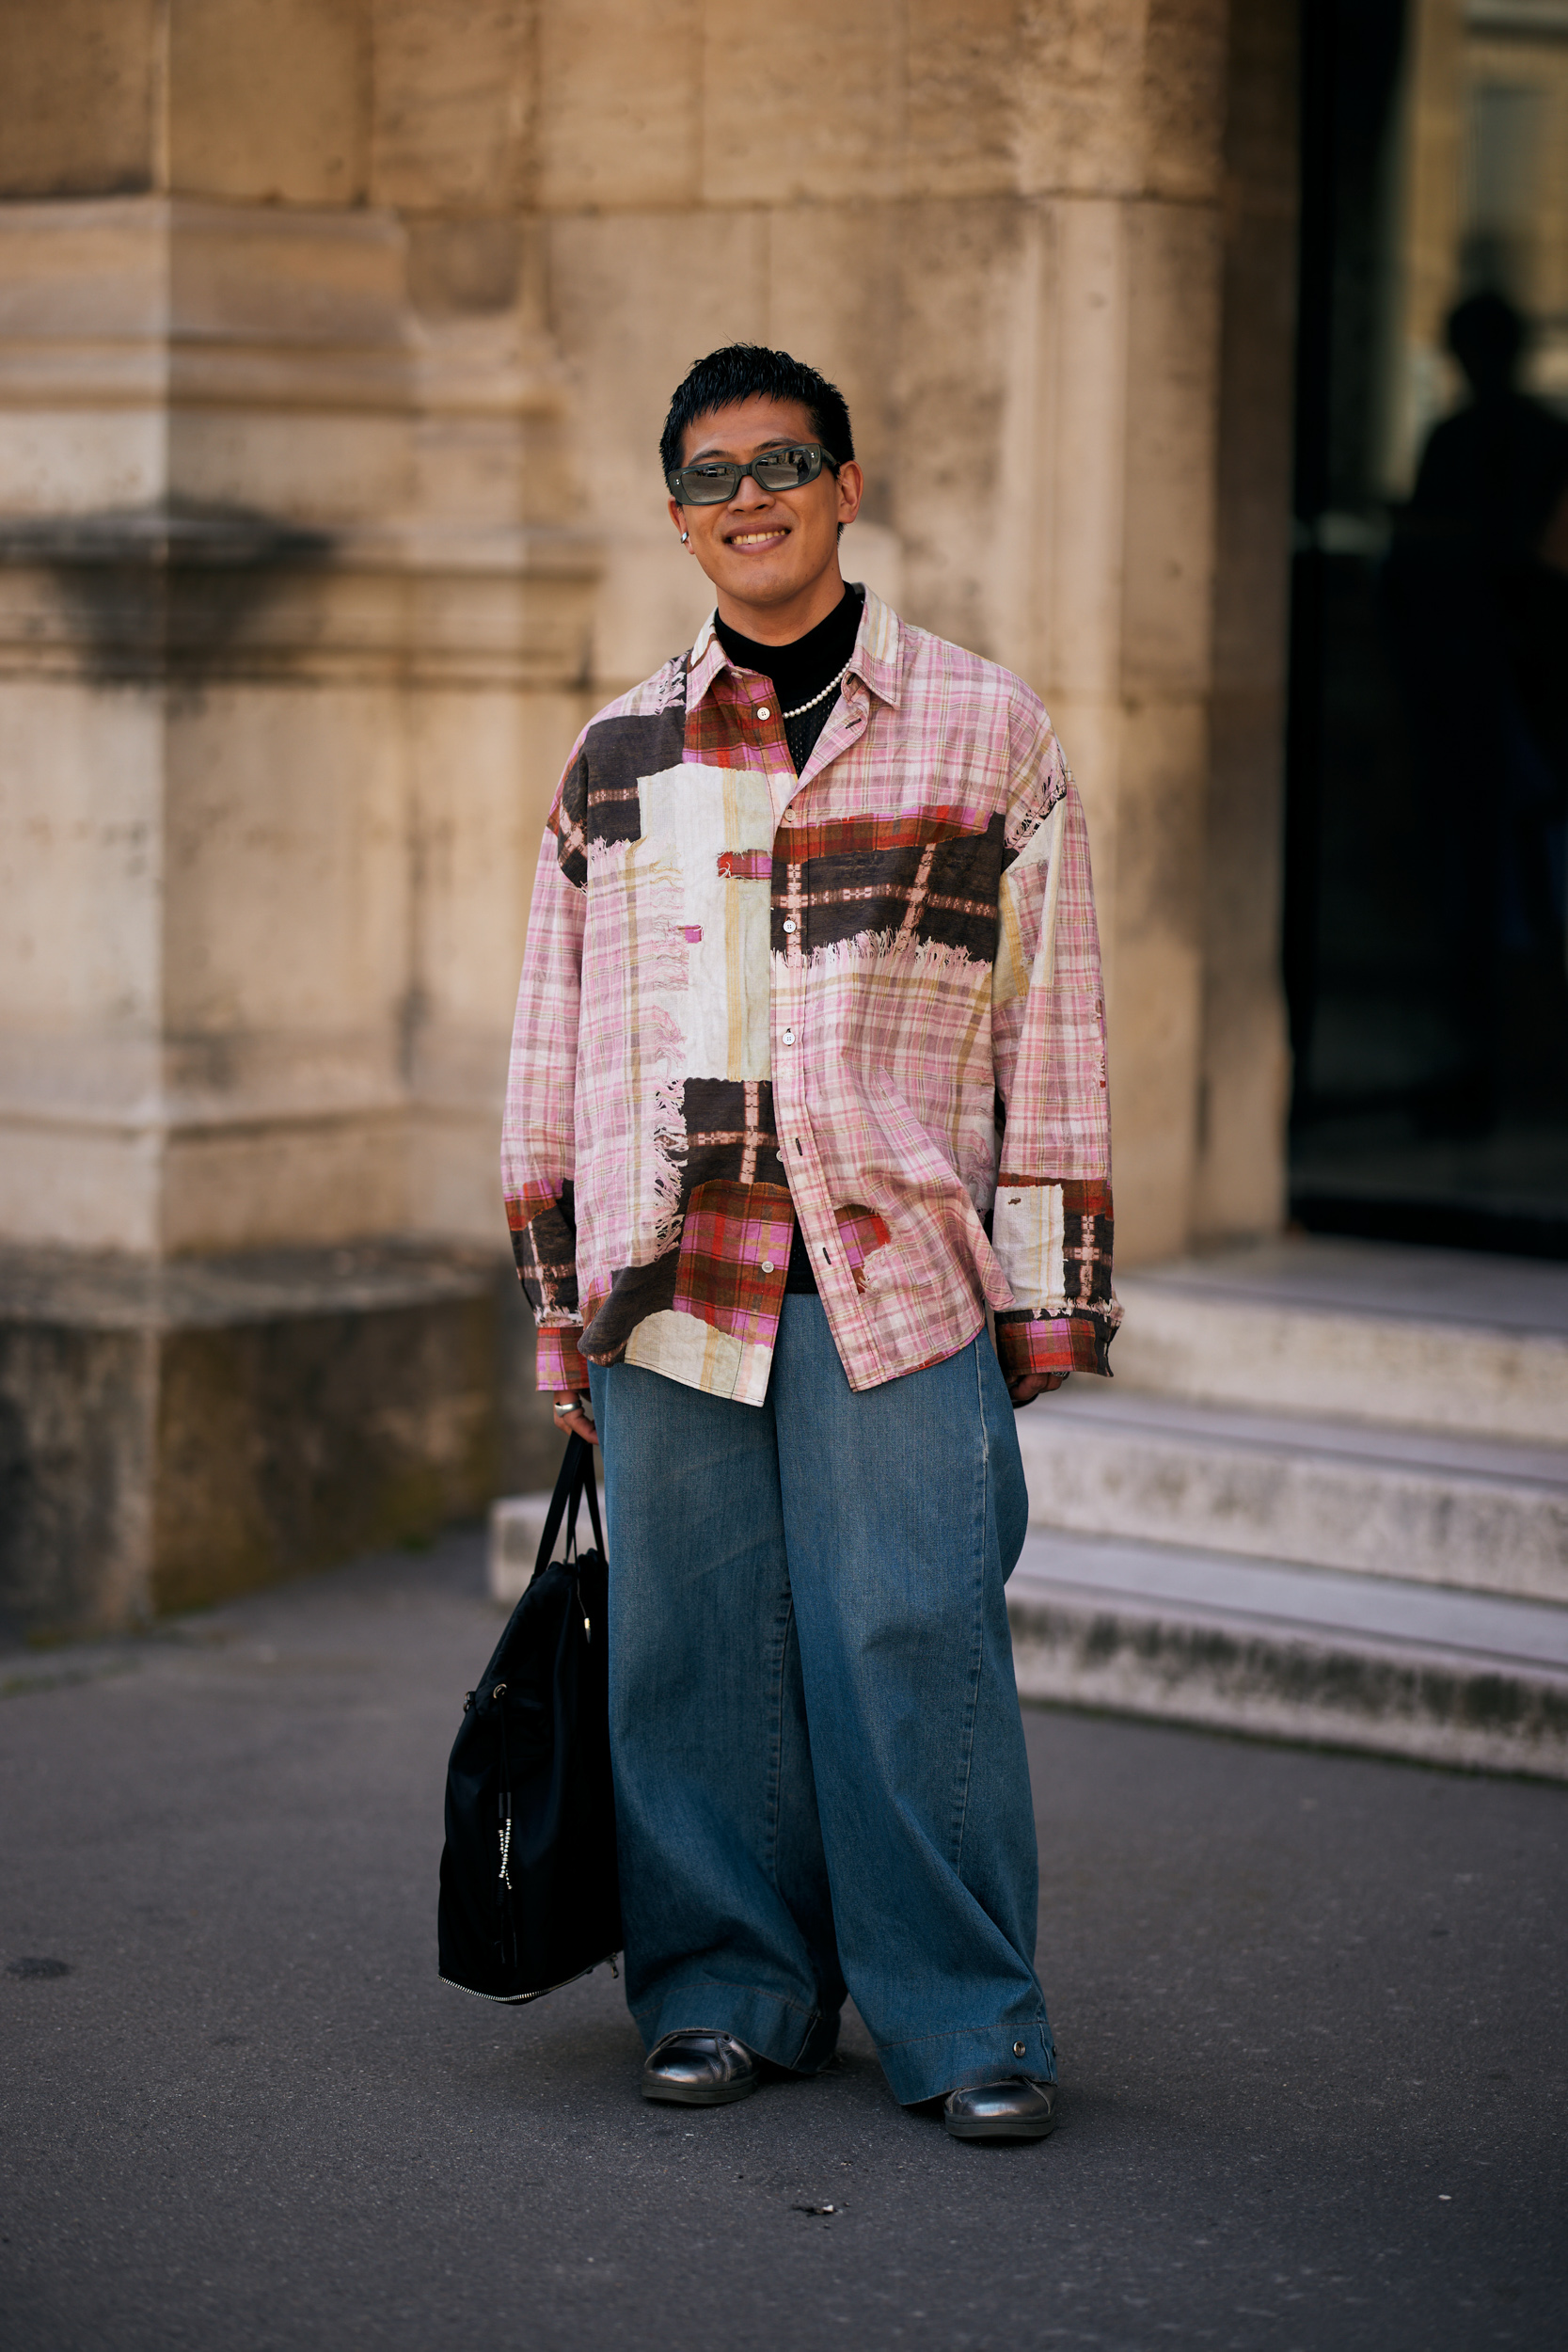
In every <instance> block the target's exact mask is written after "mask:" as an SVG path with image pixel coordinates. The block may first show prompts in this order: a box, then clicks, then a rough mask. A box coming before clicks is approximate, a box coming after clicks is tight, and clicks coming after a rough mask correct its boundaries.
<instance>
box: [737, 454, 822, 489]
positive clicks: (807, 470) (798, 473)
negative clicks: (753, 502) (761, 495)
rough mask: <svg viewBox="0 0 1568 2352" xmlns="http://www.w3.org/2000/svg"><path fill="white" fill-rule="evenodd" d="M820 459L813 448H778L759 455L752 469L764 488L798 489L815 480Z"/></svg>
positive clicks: (819, 469) (818, 470) (820, 463)
mask: <svg viewBox="0 0 1568 2352" xmlns="http://www.w3.org/2000/svg"><path fill="white" fill-rule="evenodd" d="M821 468H822V460H821V458H820V456H819V455H818V454H817V453H816V450H814V449H778V450H771V451H769V453H768V455H767V456H766V457H759V458H758V459H757V462H756V464H755V466H754V467H753V468H752V472H753V473H754V474H755V475H756V478H757V480H758V481H759V482H760V483H761V485H762V486H763V488H764V489H765V490H798V489H800V486H801V485H802V484H803V483H807V482H815V481H816V476H817V474H818V473H819V472H820V471H821Z"/></svg>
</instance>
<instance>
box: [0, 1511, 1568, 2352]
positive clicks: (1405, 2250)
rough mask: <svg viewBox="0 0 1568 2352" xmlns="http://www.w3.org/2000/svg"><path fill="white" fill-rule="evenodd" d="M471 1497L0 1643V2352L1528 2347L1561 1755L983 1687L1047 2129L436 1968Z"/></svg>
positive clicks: (1556, 2276) (1565, 2275)
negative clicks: (124, 1621) (112, 1626)
mask: <svg viewBox="0 0 1568 2352" xmlns="http://www.w3.org/2000/svg"><path fill="white" fill-rule="evenodd" d="M498 1625H499V1617H498V1613H497V1612H496V1611H495V1610H494V1608H493V1607H492V1605H491V1604H490V1603H489V1602H488V1600H487V1599H486V1598H485V1597H484V1596H483V1565H482V1552H481V1544H480V1539H479V1537H478V1536H477V1534H469V1535H459V1536H454V1537H451V1538H449V1539H447V1540H445V1541H444V1542H443V1543H441V1544H440V1545H438V1546H437V1547H436V1548H435V1549H433V1550H431V1551H428V1552H426V1553H423V1554H418V1555H399V1556H397V1557H395V1558H393V1559H390V1560H381V1561H371V1562H362V1563H360V1564H358V1565H356V1566H354V1567H352V1568H348V1569H343V1570H341V1571H338V1572H336V1573H334V1574H332V1575H328V1576H324V1577H319V1578H315V1579H312V1580H310V1581H307V1582H302V1583H300V1584H297V1585H294V1586H292V1587H289V1588H287V1589H284V1590H282V1591H277V1592H273V1593H269V1594H265V1595H259V1596H256V1597H253V1598H251V1599H249V1600H246V1601H244V1602H240V1603H237V1604H234V1605H232V1606H230V1607H227V1608H224V1609H222V1610H216V1611H213V1612H211V1613H207V1614H205V1615H203V1616H198V1617H193V1618H191V1619H188V1620H186V1621H185V1622H184V1623H183V1624H182V1626H180V1627H178V1628H176V1629H173V1630H171V1631H168V1632H166V1633H164V1634H162V1635H160V1636H158V1637H156V1638H153V1639H150V1640H147V1641H143V1642H139V1643H131V1644H125V1645H105V1646H103V1647H101V1648H96V1649H92V1650H83V1651H71V1650H64V1651H60V1652H56V1653H54V1654H52V1655H49V1656H45V1657H35V1658H30V1659H26V1660H22V1661H18V1660H14V1659H13V1660H8V1661H0V1688H3V1689H4V1690H5V1692H6V1695H5V1697H4V1701H3V1703H0V1869H3V1878H0V1887H3V1894H0V2098H3V2101H4V2121H3V2127H0V2341H3V2342H4V2344H5V2345H6V2347H7V2352H44V2347H47V2348H48V2352H100V2347H102V2352H182V2348H183V2347H199V2348H200V2352H206V2348H207V2347H218V2346H222V2347H224V2348H225V2352H262V2348H263V2347H265V2348H266V2352H271V2347H275V2346H276V2347H280V2348H281V2347H288V2352H295V2347H301V2348H303V2347H312V2348H313V2347H318V2346H320V2347H333V2348H334V2352H336V2347H340V2346H352V2345H356V2344H364V2345H367V2346H373V2347H377V2348H378V2352H382V2348H385V2352H446V2347H448V2346H452V2347H456V2346H459V2345H461V2346H463V2347H464V2348H465V2352H467V2347H470V2346H472V2345H475V2344H484V2345H495V2346H520V2347H526V2348H527V2352H585V2348H586V2352H598V2347H601V2346H604V2347H620V2346H628V2347H630V2346H636V2347H638V2348H639V2352H644V2348H645V2352H665V2347H668V2348H669V2352H677V2348H678V2352H708V2347H724V2352H730V2347H735V2348H736V2352H750V2348H751V2347H757V2348H758V2352H773V2347H783V2346H789V2347H792V2348H793V2347H806V2352H815V2347H816V2346H817V2345H821V2344H850V2345H852V2346H854V2347H855V2352H881V2347H883V2346H895V2345H896V2346H900V2347H903V2346H910V2347H925V2346H931V2347H939V2346H940V2347H948V2346H951V2347H963V2348H964V2352H1003V2347H1012V2346H1015V2345H1018V2346H1025V2345H1035V2344H1069V2345H1071V2344H1085V2345H1096V2346H1103V2347H1122V2346H1129V2347H1132V2346H1136V2347H1140V2352H1141V2347H1145V2346H1153V2345H1164V2344H1175V2345H1180V2344H1195V2345H1197V2344H1204V2345H1215V2346H1237V2347H1245V2348H1246V2352H1254V2347H1256V2348H1257V2352H1290V2348H1291V2347H1312V2348H1313V2352H1316V2347H1319V2346H1323V2347H1328V2346H1333V2347H1336V2352H1356V2348H1357V2347H1363V2346H1365V2347H1369V2352H1370V2348H1371V2347H1376V2352H1402V2347H1410V2348H1411V2352H1432V2348H1433V2347H1448V2346H1469V2345H1482V2344H1485V2345H1491V2344H1519V2345H1528V2346H1531V2347H1539V2346H1544V2345H1556V2344H1562V2343H1565V2342H1568V2227H1565V2223H1564V2216H1565V2214H1568V2197H1565V2193H1564V2192H1565V2188H1568V2180H1565V2174H1568V2161H1565V2154H1564V2141H1565V2135H1564V2129H1563V2116H1564V2092H1565V2090H1568V2032H1565V2019H1564V2011H1565V2008H1568V1933H1565V1930H1568V1871H1565V1868H1564V1863H1565V1858H1568V1853H1565V1850H1568V1788H1559V1787H1550V1786H1544V1785H1533V1784H1530V1783H1527V1782H1523V1781H1510V1780H1503V1779H1483V1778H1476V1777H1467V1776H1465V1775H1461V1774H1456V1773H1449V1772H1436V1771H1430V1770H1425V1769H1422V1768H1420V1767H1418V1766H1413V1765H1406V1764H1401V1763H1392V1762H1386V1761H1381V1760H1374V1759H1370V1758H1363V1757H1359V1756H1343V1755H1329V1754H1317V1753H1312V1752H1310V1751H1307V1750H1296V1749H1291V1748H1283V1747H1270V1746H1263V1745H1255V1744H1249V1743H1246V1742H1243V1741H1240V1740H1227V1739H1224V1738H1221V1737H1216V1736H1213V1735H1211V1734H1208V1733H1199V1732H1186V1731H1179V1730H1173V1729H1169V1728H1166V1727H1164V1726H1156V1725H1152V1724H1133V1723H1127V1722H1118V1721H1114V1720H1109V1719H1101V1718H1095V1717H1090V1716H1080V1715H1073V1714H1069V1713H1066V1712H1056V1711H1051V1710H1046V1709H1041V1708H1032V1709H1030V1710H1028V1727H1029V1742H1030V1754H1031V1758H1032V1763H1033V1770H1034V1776H1035V1791H1036V1803H1037V1816H1038V1822H1039V1836H1040V1855H1041V1903H1040V1940H1039V1952H1040V1969H1041V1976H1042V1979H1043V1981H1044V1984H1045V1987H1046V1993H1047V1996H1048V1998H1049V2001H1050V2005H1051V2010H1052V2015H1053V2023H1054V2025H1055V2027H1056V2032H1057V2037H1058V2041H1059V2043H1060V2048H1061V2062H1062V2075H1063V2080H1064V2084H1065V2093H1064V2118H1065V2120H1064V2123H1063V2127H1062V2128H1061V2130H1060V2131H1059V2132H1058V2133H1057V2134H1056V2136H1055V2137H1053V2139H1050V2140H1048V2141H1046V2142H1044V2143H1043V2144H1040V2145H1037V2146H1034V2147H1001V2148H993V2147H974V2146H963V2145H958V2144H957V2143H955V2142H953V2141H950V2140H949V2139H947V2138H946V2137H945V2136H944V2135H943V2134H942V2130H941V2128H940V2125H939V2124H938V2123H937V2122H935V2121H934V2120H932V2119H931V2118H930V2117H929V2116H927V2115H924V2114H921V2115H910V2114H906V2113H905V2112H903V2111H902V2110H901V2109H900V2108H898V2107H897V2106H895V2105H894V2103H893V2100H892V2098H891V2097H890V2095H889V2094H888V2091H887V2090H886V2088H885V2085H884V2084H883V2081H882V2078H881V2075H880V2073H879V2068H878V2066H877V2063H876V2060H875V2058H874V2057H873V2056H872V2053H871V2049H870V2045H869V2042H868V2041H867V2039H866V2037H865V2034H864V2032H863V2028H862V2027H861V2026H860V2025H859V2023H858V2021H857V2020H855V2019H853V2018H851V2019H850V2020H849V2021H848V2024H847V2030H846V2034H845V2038H844V2043H843V2055H842V2059H841V2063H840V2064H839V2066H838V2067H837V2069H836V2070H835V2071H834V2072H833V2073H832V2074H828V2075H825V2076H822V2077H819V2078H818V2079H816V2080H815V2081H812V2082H806V2083H796V2082H785V2083H780V2084H776V2085H775V2084H770V2085H768V2086H767V2087H765V2088H764V2089H763V2090H761V2091H759V2092H758V2094H757V2095H756V2096H755V2097H754V2098H753V2099H752V2100H749V2101H747V2102H746V2103H744V2104H743V2105H740V2106H733V2107H727V2108H721V2109H718V2110H715V2111H712V2112H708V2113H701V2112H699V2113H697V2114H691V2113H689V2112H688V2111H683V2110H680V2109H675V2108H669V2107H657V2106H648V2105H646V2104H645V2103H643V2102H642V2101H641V2100H640V2099H639V2097H638V2095H637V2074H638V2066H639V2061H640V2058H641V2049H640V2044H639V2042H638V2038H637V2035H636V2033H635V2031H634V2029H633V2027H632V2026H631V2024H630V2021H629V2020H628V2018H627V2016H626V2010H625V2007H624V2004H623V2000H622V1988H621V1985H620V1984H619V1982H618V1981H616V1980H615V1979H612V1978H611V1977H610V1974H609V1973H608V1971H605V1970H600V1971H598V1972H597V1973H596V1974H595V1975H594V1976H593V1977H591V1978H588V1979H584V1980H583V1981H581V1982H579V1983H578V1984H576V1985H573V1986H570V1987H568V1988H567V1989H566V1990H564V1991H562V1992H561V1993H558V1994H553V1995H551V1996H550V1997H549V1998H547V1999H546V2000H544V2001H541V2002H539V2003H537V2004H535V2005H533V2006H531V2007H529V2008H527V2009H522V2010H508V2009H499V2008H494V2007H491V2006H489V2005H488V2004H486V2003H483V2002H481V2001H478V2000H475V1999H472V1998H470V1997H467V1996H465V1995H464V1994H458V1993H456V1992H453V1991H451V1990H450V1989H448V1988H447V1987H444V1986H442V1985H441V1984H440V1983H438V1981H437V1980H436V1957H435V1899H436V1859H437V1855H438V1852H439V1847H440V1815H441V1788H442V1773H443V1768H444V1763H445V1757H446V1752H447V1749H448V1747H449V1745H450V1743H451V1738H452V1735H453V1733H454V1731H455V1728H456V1725H457V1721H458V1714H459V1710H460V1708H461V1705H462V1696H463V1692H464V1691H465V1690H466V1689H467V1687H468V1686H469V1684H471V1682H472V1681H473V1679H474V1677H475V1675H476V1674H477V1672H478V1671H479V1669H480V1667H481V1666H482V1665H483V1661H484V1658H485V1656H486V1654H487V1652H488V1649H489V1647H490V1645H491V1643H492V1642H493V1640H494V1637H495V1633H496V1630H497V1629H498Z"/></svg>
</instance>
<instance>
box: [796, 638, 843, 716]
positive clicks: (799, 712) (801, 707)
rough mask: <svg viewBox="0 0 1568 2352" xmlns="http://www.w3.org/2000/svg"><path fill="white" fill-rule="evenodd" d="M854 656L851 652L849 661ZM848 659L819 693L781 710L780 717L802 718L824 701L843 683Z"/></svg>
mask: <svg viewBox="0 0 1568 2352" xmlns="http://www.w3.org/2000/svg"><path fill="white" fill-rule="evenodd" d="M854 658H855V657H854V655H853V654H851V655H850V656H849V661H853V660H854ZM849 661H847V662H846V663H845V665H844V668H843V669H842V670H840V672H839V674H838V675H837V677H831V678H830V679H829V680H828V683H827V685H826V686H824V688H823V689H822V691H821V692H820V694H814V695H813V696H812V698H811V700H810V702H809V703H797V704H796V706H795V708H794V709H793V710H781V711H780V713H779V716H780V718H781V719H802V718H804V716H805V714H806V712H807V711H808V710H815V709H816V706H817V704H818V703H825V702H826V701H827V699H828V697H829V695H830V694H831V693H832V692H833V691H834V689H835V688H837V687H840V686H842V685H843V683H844V680H845V677H846V675H847V672H848V668H849Z"/></svg>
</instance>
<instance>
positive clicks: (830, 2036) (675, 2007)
mask: <svg viewBox="0 0 1568 2352" xmlns="http://www.w3.org/2000/svg"><path fill="white" fill-rule="evenodd" d="M632 2022H633V2023H634V2024H635V2026H636V2027H637V2030H638V2032H639V2033H640V2034H641V2036H642V2042H643V2047H644V2048H645V2049H649V2050H651V2049H653V2048H654V2047H655V2045H656V2044H657V2042H662V2041H663V2040H664V2037H665V2035H666V2034H672V2033H730V2034H734V2036H735V2038H736V2041H737V2042H744V2043H745V2044H746V2047H747V2048H748V2050H750V2051H751V2052H752V2054H753V2056H754V2057H757V2058H767V2059H768V2063H769V2064H770V2065H773V2066H783V2067H786V2068H787V2069H788V2070H789V2072H790V2073H791V2074H816V2072H817V2071H818V2069H819V2068H821V2067H823V2066H826V2064H827V2062H828V2060H829V2059H830V2058H832V2054H833V2051H834V2049H835V2048H836V2047H837V2043H838V2014H837V2011H836V2010H835V2011H833V2012H832V2013H831V2014H830V2013H829V2012H828V2011H826V2010H819V2009H813V2010H802V2009H801V2008H800V2005H799V2003H798V2002H795V2001H789V2000H785V1999H784V1997H783V1996H782V1995H781V1994H776V1993H767V1992H764V1991H763V1989H762V1987H761V1986H760V1985H754V1984H729V1983H726V1982H725V1980H724V1979H723V1978H721V1977H698V1978H695V1979H689V1980H688V1981H686V1982H684V1983H681V1984H675V1985H671V1986H670V1987H669V1988H668V1989H667V1990H666V1991H664V1992H661V1993H660V1994H659V1995H658V1996H657V2000H653V2001H647V2002H644V2003H643V2004H642V2005H641V2008H639V2009H636V2010H633V2011H632Z"/></svg>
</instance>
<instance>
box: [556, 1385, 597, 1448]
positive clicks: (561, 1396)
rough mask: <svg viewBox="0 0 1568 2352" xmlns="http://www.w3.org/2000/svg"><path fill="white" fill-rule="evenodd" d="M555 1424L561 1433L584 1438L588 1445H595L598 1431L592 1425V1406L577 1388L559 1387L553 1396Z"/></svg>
mask: <svg viewBox="0 0 1568 2352" xmlns="http://www.w3.org/2000/svg"><path fill="white" fill-rule="evenodd" d="M555 1425H556V1427H557V1428H558V1429H559V1430H561V1431H562V1433H563V1434H567V1435H570V1436H573V1437H578V1438H587V1440H588V1442H589V1444H590V1445H597V1444H598V1442H599V1433H598V1431H597V1430H596V1429H595V1428H594V1407H593V1405H592V1404H591V1403H590V1401H589V1399H588V1397H587V1396H586V1395H585V1394H584V1393H583V1391H581V1390H579V1389H559V1390H558V1391H556V1396H555Z"/></svg>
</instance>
